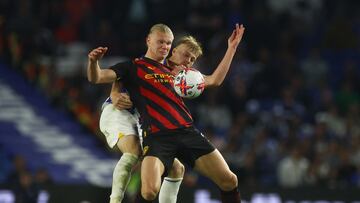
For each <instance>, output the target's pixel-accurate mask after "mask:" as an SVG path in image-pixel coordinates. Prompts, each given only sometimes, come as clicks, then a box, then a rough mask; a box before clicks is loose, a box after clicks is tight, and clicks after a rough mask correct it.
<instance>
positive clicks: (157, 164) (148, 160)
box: [141, 156, 165, 202]
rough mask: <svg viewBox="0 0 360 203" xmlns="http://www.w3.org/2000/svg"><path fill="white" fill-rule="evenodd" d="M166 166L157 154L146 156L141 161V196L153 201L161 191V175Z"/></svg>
mask: <svg viewBox="0 0 360 203" xmlns="http://www.w3.org/2000/svg"><path fill="white" fill-rule="evenodd" d="M164 170H165V167H164V164H163V163H162V162H161V160H160V159H159V158H157V157H155V156H146V157H145V158H144V160H143V161H142V163H141V196H142V198H143V199H144V200H146V201H147V202H151V201H152V200H154V199H155V198H156V195H157V194H158V193H159V190H160V184H161V176H162V174H163V173H164Z"/></svg>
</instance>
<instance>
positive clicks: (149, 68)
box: [88, 24, 244, 202]
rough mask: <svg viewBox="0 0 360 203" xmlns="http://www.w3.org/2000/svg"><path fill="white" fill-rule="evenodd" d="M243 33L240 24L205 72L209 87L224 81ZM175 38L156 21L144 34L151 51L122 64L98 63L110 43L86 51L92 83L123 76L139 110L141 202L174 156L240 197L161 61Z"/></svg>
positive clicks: (228, 196) (151, 195)
mask: <svg viewBox="0 0 360 203" xmlns="http://www.w3.org/2000/svg"><path fill="white" fill-rule="evenodd" d="M243 32H244V27H243V26H242V25H241V26H239V25H236V28H235V29H234V31H233V33H232V34H231V36H230V37H229V39H228V49H227V51H226V53H225V56H224V58H223V60H222V61H221V62H220V64H219V66H218V68H217V70H216V71H217V74H212V75H211V76H209V77H205V84H206V86H212V85H216V84H217V83H218V81H221V82H222V80H223V79H224V77H225V75H226V73H227V72H228V70H229V67H230V63H231V61H232V58H233V56H234V55H235V52H236V49H237V46H238V45H239V43H240V41H241V38H242V35H243ZM173 39H174V37H173V34H172V31H171V30H170V28H169V27H167V26H166V25H163V24H157V25H155V26H153V27H152V28H151V30H150V32H149V35H148V37H147V39H146V44H147V46H148V50H147V52H146V54H145V56H144V57H142V58H138V59H135V60H132V61H128V62H124V63H118V64H116V65H114V66H112V67H110V68H109V69H101V68H100V66H99V65H98V60H100V59H101V58H102V57H103V55H104V54H105V52H106V51H107V48H106V47H98V48H96V49H94V50H92V51H91V52H90V53H89V55H88V57H89V63H88V79H89V81H90V82H93V83H110V82H114V81H116V80H121V81H122V83H123V84H124V85H125V87H126V89H127V90H128V91H129V94H130V96H131V98H132V100H133V102H134V105H135V107H136V108H137V109H138V110H139V112H140V115H141V124H142V129H143V136H144V142H143V146H144V148H143V155H144V160H143V162H142V166H141V179H142V186H141V198H142V201H143V202H151V201H152V200H154V199H155V198H156V195H157V193H158V191H159V188H160V182H161V176H162V175H163V174H166V173H167V172H168V170H169V168H170V167H171V165H172V164H173V161H174V158H175V157H178V158H179V159H180V160H181V161H182V162H184V163H188V164H189V165H191V166H193V167H194V169H195V170H197V171H199V172H200V173H201V174H203V175H205V176H207V177H208V178H210V179H211V180H212V181H214V182H215V183H216V184H217V185H218V186H219V188H220V190H221V197H222V201H223V202H240V195H239V192H238V189H237V184H238V182H237V177H236V175H235V174H234V173H233V172H231V170H230V169H229V167H228V165H227V163H226V162H225V160H224V159H223V157H222V155H221V154H220V153H219V151H218V150H217V149H215V148H214V147H213V146H212V144H211V143H210V142H209V141H208V140H207V139H206V138H205V137H204V136H203V135H202V134H201V133H200V132H199V131H198V130H197V129H196V128H195V127H194V126H193V120H192V117H191V115H190V112H189V110H188V109H187V107H186V106H185V104H184V102H183V100H182V99H181V98H180V97H179V96H178V95H176V93H175V91H174V89H173V87H172V84H173V76H172V74H171V70H170V68H169V67H168V66H166V65H164V64H162V62H163V61H164V59H165V58H166V56H167V55H168V53H169V51H170V48H171V44H172V41H173ZM216 71H215V72H216Z"/></svg>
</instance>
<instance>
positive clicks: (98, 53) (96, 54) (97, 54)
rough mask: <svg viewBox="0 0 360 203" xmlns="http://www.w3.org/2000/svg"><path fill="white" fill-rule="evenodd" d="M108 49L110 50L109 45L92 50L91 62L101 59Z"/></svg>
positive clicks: (89, 55)
mask: <svg viewBox="0 0 360 203" xmlns="http://www.w3.org/2000/svg"><path fill="white" fill-rule="evenodd" d="M107 50H108V48H107V47H98V48H96V49H93V50H91V51H90V53H89V54H88V57H89V60H90V61H91V62H96V61H98V60H100V59H101V58H102V57H103V56H104V54H105V53H106V51H107Z"/></svg>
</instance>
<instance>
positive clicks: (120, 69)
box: [109, 61, 133, 80]
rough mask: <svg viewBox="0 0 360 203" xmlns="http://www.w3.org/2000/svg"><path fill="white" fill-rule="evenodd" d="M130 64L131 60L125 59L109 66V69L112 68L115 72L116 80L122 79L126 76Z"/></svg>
mask: <svg viewBox="0 0 360 203" xmlns="http://www.w3.org/2000/svg"><path fill="white" fill-rule="evenodd" d="M132 64H133V63H132V61H125V62H121V63H117V64H115V65H113V66H110V67H109V69H111V70H113V71H114V72H115V73H116V78H117V79H116V80H123V79H124V78H126V77H127V76H128V74H129V70H130V68H131V66H132Z"/></svg>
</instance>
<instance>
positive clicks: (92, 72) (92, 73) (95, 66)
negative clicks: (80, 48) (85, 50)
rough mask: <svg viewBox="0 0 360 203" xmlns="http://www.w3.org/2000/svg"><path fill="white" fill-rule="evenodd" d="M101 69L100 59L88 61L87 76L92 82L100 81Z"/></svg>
mask: <svg viewBox="0 0 360 203" xmlns="http://www.w3.org/2000/svg"><path fill="white" fill-rule="evenodd" d="M100 74H101V69H100V66H99V63H98V61H91V60H89V61H88V67H87V78H88V80H89V82H91V83H99V81H100Z"/></svg>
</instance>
